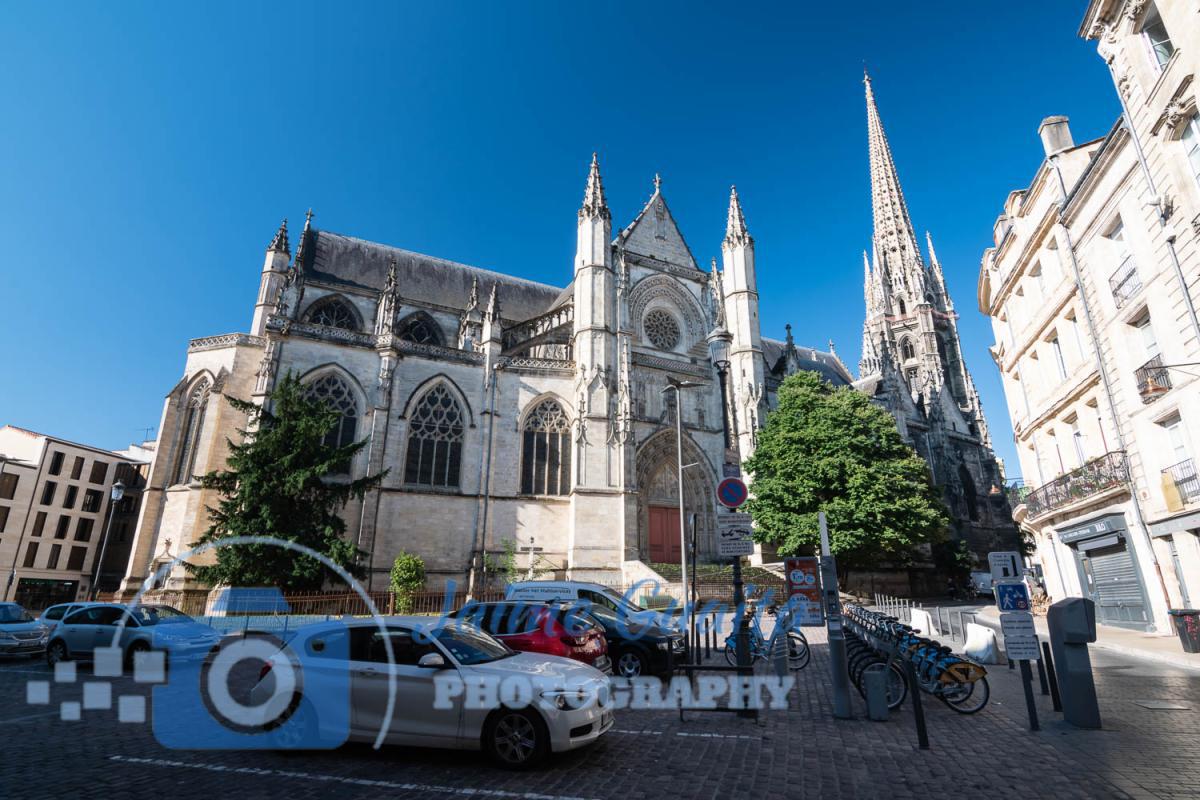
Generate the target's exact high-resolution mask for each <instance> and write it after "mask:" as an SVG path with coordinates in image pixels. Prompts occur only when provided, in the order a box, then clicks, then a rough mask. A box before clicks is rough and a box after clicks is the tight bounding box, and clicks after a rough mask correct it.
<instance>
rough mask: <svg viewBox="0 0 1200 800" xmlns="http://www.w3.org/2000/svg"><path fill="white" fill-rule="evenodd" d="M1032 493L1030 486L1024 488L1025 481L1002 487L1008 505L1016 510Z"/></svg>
mask: <svg viewBox="0 0 1200 800" xmlns="http://www.w3.org/2000/svg"><path fill="white" fill-rule="evenodd" d="M1032 491H1033V487H1032V486H1026V485H1025V481H1023V480H1015V481H1013V482H1012V483H1010V484H1008V485H1007V486H1005V487H1004V494H1005V496H1006V497H1008V505H1009V507H1010V508H1016V507H1017V506H1019V505H1021V504H1022V503H1024V502H1025V499H1026V498H1027V497H1029V493H1030V492H1032Z"/></svg>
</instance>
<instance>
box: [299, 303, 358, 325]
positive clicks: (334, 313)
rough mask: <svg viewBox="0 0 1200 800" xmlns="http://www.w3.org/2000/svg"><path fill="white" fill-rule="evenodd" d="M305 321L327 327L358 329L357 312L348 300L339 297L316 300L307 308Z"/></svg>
mask: <svg viewBox="0 0 1200 800" xmlns="http://www.w3.org/2000/svg"><path fill="white" fill-rule="evenodd" d="M307 321H308V322H311V323H312V324H314V325H324V326H326V327H329V328H341V329H342V330H346V331H357V330H358V314H356V313H355V311H354V309H353V308H351V307H350V304H349V303H348V302H346V301H345V300H343V299H342V298H340V297H333V298H330V299H328V300H318V301H317V302H316V303H315V304H313V307H312V308H311V309H309V311H308V315H307Z"/></svg>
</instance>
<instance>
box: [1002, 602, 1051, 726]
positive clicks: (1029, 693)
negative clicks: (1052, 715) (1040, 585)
mask: <svg viewBox="0 0 1200 800" xmlns="http://www.w3.org/2000/svg"><path fill="white" fill-rule="evenodd" d="M1002 590H1004V591H1003V592H1002ZM996 600H997V604H998V605H999V607H1000V611H1001V612H1002V613H1001V614H1000V633H1001V634H1003V636H1004V653H1005V655H1007V656H1008V658H1009V661H1010V663H1011V662H1012V661H1016V662H1018V663H1019V664H1020V667H1021V683H1022V685H1023V686H1024V688H1025V710H1026V711H1027V712H1028V713H1029V730H1031V731H1036V730H1038V716H1037V706H1036V705H1034V702H1033V670H1032V669H1031V668H1030V666H1029V662H1030V661H1037V660H1038V659H1039V658H1041V655H1042V651H1041V648H1040V646H1039V645H1038V639H1037V629H1036V628H1034V626H1033V615H1032V614H1030V613H1029V611H1028V608H1029V589H1028V587H1026V586H1025V584H1024V583H1000V584H996ZM1004 612H1007V613H1004Z"/></svg>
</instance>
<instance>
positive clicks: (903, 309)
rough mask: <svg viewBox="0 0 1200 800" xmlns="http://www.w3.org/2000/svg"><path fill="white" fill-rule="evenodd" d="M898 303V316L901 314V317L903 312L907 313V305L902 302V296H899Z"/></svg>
mask: <svg viewBox="0 0 1200 800" xmlns="http://www.w3.org/2000/svg"><path fill="white" fill-rule="evenodd" d="M899 304H900V316H902V317H903V316H904V315H905V314H907V313H908V306H906V305H905V304H904V298H903V297H901V298H900V300H899Z"/></svg>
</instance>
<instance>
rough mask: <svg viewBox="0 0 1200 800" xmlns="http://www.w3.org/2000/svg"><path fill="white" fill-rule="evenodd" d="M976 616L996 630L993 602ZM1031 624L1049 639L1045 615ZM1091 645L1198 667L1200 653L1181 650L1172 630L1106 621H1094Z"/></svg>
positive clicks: (1183, 665) (998, 621) (1190, 667)
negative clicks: (1151, 630)
mask: <svg viewBox="0 0 1200 800" xmlns="http://www.w3.org/2000/svg"><path fill="white" fill-rule="evenodd" d="M978 620H979V622H980V623H982V624H985V625H987V626H989V627H992V628H996V629H997V630H999V628H1000V612H999V611H997V610H996V607H995V606H988V607H987V608H984V609H982V610H981V611H980V612H979V615H978ZM1033 624H1034V625H1035V626H1036V627H1037V632H1038V636H1039V637H1041V638H1042V641H1049V636H1050V632H1049V629H1048V628H1047V627H1046V618H1045V617H1039V616H1035V617H1034V618H1033ZM1092 647H1098V648H1100V649H1102V650H1109V651H1111V652H1114V653H1120V654H1122V655H1126V656H1129V657H1130V658H1140V659H1144V660H1146V661H1158V662H1160V663H1163V664H1170V665H1171V666H1173V667H1182V668H1183V669H1194V670H1198V671H1200V653H1185V652H1183V649H1182V646H1181V645H1180V643H1179V637H1178V636H1176V635H1175V634H1174V633H1171V634H1170V635H1164V634H1160V633H1142V632H1140V631H1131V630H1126V629H1124V628H1114V627H1112V626H1109V625H1097V626H1096V642H1095V644H1093V645H1092Z"/></svg>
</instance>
